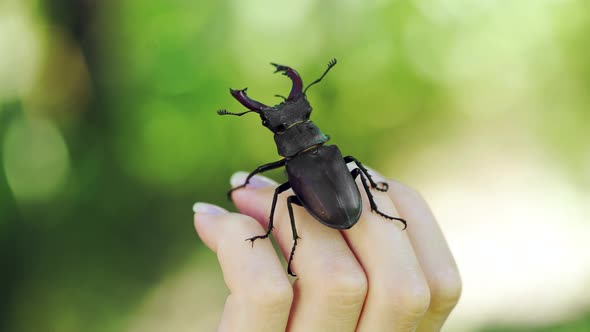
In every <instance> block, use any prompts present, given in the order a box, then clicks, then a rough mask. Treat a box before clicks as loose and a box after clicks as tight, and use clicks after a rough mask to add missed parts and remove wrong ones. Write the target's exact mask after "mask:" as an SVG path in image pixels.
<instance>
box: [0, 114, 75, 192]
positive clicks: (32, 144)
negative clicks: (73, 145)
mask: <svg viewBox="0 0 590 332" xmlns="http://www.w3.org/2000/svg"><path fill="white" fill-rule="evenodd" d="M3 159H4V171H5V172H6V177H7V181H8V185H9V186H10V189H11V190H12V192H13V194H14V196H15V198H16V200H17V201H19V202H24V201H39V200H45V199H48V198H51V197H52V196H54V195H55V194H56V193H58V192H59V190H60V189H61V187H62V185H63V184H64V181H65V179H66V176H67V175H68V171H69V168H70V160H69V154H68V149H67V146H66V143H65V141H64V139H63V136H62V135H61V133H60V132H59V131H58V130H57V128H56V127H55V126H54V125H53V124H52V123H51V122H49V121H46V120H41V119H26V120H25V119H23V118H19V119H15V120H13V121H12V123H10V124H9V127H8V130H7V131H6V134H5V137H4V144H3Z"/></svg>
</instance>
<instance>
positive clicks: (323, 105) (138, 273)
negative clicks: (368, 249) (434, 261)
mask: <svg viewBox="0 0 590 332" xmlns="http://www.w3.org/2000/svg"><path fill="white" fill-rule="evenodd" d="M506 6H508V7H506ZM589 16H590V8H589V6H588V2H584V1H569V2H559V3H557V2H555V1H538V2H531V1H523V2H514V3H510V4H507V3H502V4H500V2H497V1H481V2H473V3H472V2H468V1H457V2H456V3H452V2H449V1H438V0H416V1H386V0H385V1H369V2H354V1H348V2H337V1H323V2H313V1H303V2H280V3H275V2H271V1H270V0H259V1H257V2H255V3H253V4H249V3H247V2H243V1H227V0H226V1H216V2H203V1H193V2H187V1H162V0H155V1H138V0H135V1H133V0H130V1H75V0H59V1H56V0H52V1H48V0H45V1H43V0H37V1H33V0H31V1H18V0H5V1H4V2H0V48H1V49H2V50H1V52H2V56H1V57H0V137H1V143H2V144H1V145H0V163H1V164H2V165H3V167H2V169H1V170H0V262H1V263H0V264H1V265H0V266H1V268H0V269H1V271H2V273H0V293H1V294H2V301H1V302H0V306H1V307H0V330H3V331H4V330H5V331H89V332H91V331H121V330H123V329H124V327H125V326H126V323H127V319H128V317H129V315H130V314H131V313H132V312H133V311H134V309H135V308H136V307H137V306H138V304H140V303H141V302H142V300H143V296H145V294H146V292H147V291H149V290H150V289H152V288H153V287H154V285H157V284H158V283H159V282H160V281H161V280H162V278H163V277H164V276H166V275H168V274H170V273H173V272H174V271H175V270H176V269H178V268H179V267H180V266H182V265H183V264H184V263H185V262H186V261H187V259H190V258H191V256H192V255H193V254H194V252H195V251H196V250H199V249H201V248H202V245H201V244H200V243H199V241H198V240H197V238H196V236H195V235H194V232H193V230H192V223H191V219H192V212H191V210H190V207H191V205H192V203H194V202H195V201H196V200H205V201H210V202H213V203H217V204H220V205H223V206H225V207H228V208H229V207H230V205H229V203H228V202H227V201H226V200H225V192H226V190H227V189H228V186H229V185H228V178H229V176H230V175H231V174H232V173H233V172H234V171H236V170H250V169H253V168H255V167H256V166H257V165H259V164H262V163H266V162H270V161H274V160H277V159H278V156H277V155H276V150H275V147H274V144H273V141H272V137H271V134H270V133H269V132H267V131H266V130H265V129H264V128H262V127H261V126H260V123H259V119H257V118H256V117H255V116H253V115H252V116H249V117H248V116H245V117H243V118H219V117H218V116H217V115H216V113H215V110H216V109H219V108H227V109H228V110H230V111H239V110H240V109H241V106H240V105H239V104H238V103H237V102H235V100H233V99H232V98H231V96H230V95H229V93H228V88H229V87H233V88H243V87H246V86H248V87H249V90H248V91H249V93H250V95H251V96H252V97H253V98H255V99H258V100H260V101H262V102H265V103H268V104H272V103H273V102H276V103H278V102H279V100H278V99H275V97H272V96H273V95H274V94H277V93H282V94H284V93H286V91H288V89H289V87H290V82H289V81H288V80H286V79H285V78H284V77H283V76H279V75H275V76H273V75H272V68H271V67H270V66H269V65H268V62H270V61H275V62H279V63H283V64H286V65H290V66H293V67H294V68H296V69H297V70H298V71H299V72H300V74H301V75H302V77H303V79H304V80H305V81H307V82H309V81H310V80H312V79H315V78H316V77H317V76H318V75H319V74H321V72H322V70H323V69H324V68H325V64H326V63H327V61H328V60H329V59H330V58H332V57H336V58H338V60H339V64H338V66H337V67H336V68H335V69H334V70H333V71H332V72H331V73H330V74H329V76H328V78H327V79H326V80H325V81H324V82H322V83H321V85H319V86H315V87H314V88H313V89H311V90H310V92H309V99H310V101H311V103H312V105H313V106H314V109H315V112H314V113H313V119H314V121H315V122H316V123H317V124H318V125H319V126H320V127H321V128H322V129H323V130H324V131H325V132H326V133H328V134H329V135H330V136H331V137H332V142H333V143H336V144H339V145H341V147H342V149H343V152H344V153H345V154H352V155H355V156H357V157H358V158H359V159H360V160H363V161H364V162H366V163H367V164H369V165H375V166H379V165H380V164H383V163H384V162H386V161H390V160H392V159H393V161H394V162H393V163H392V164H394V165H399V166H397V167H399V168H400V169H401V168H407V167H411V165H406V164H405V156H407V155H408V154H409V153H411V151H413V150H415V149H420V148H421V147H423V146H424V145H425V144H428V142H432V141H437V140H441V139H443V138H444V137H447V136H453V135H457V130H456V128H457V127H460V126H464V125H469V123H470V121H472V119H473V117H475V116H483V117H484V118H485V117H487V118H489V119H490V123H494V122H495V120H494V119H496V118H497V117H506V115H507V114H508V117H509V118H511V119H516V120H518V123H521V124H522V123H526V124H527V125H528V127H527V130H532V131H533V132H535V133H536V135H537V136H538V137H539V140H541V141H542V142H543V146H544V147H545V148H547V149H549V150H552V151H553V152H552V153H553V155H554V156H555V158H557V159H559V160H560V161H561V162H562V165H563V167H564V169H565V170H566V172H567V173H568V174H570V175H571V176H572V178H575V179H576V180H577V181H579V182H580V183H583V184H585V185H590V177H589V175H588V174H586V173H585V170H587V166H588V163H589V161H588V160H586V159H584V158H588V155H587V154H586V153H585V150H584V149H587V144H580V142H588V141H589V140H590V130H587V129H588V123H589V122H590V112H589V111H590V110H589V108H588V105H590V100H589V98H590V95H589V94H588V93H587V92H588V87H589V86H590V60H589V58H588V54H590V44H589V43H587V42H585V41H586V38H587V36H586V35H587V31H588V29H589V28H590V20H589V19H588V18H589ZM482 93H483V96H484V97H485V98H478V99H477V100H474V99H470V97H471V96H473V95H476V96H482ZM486 98H487V99H486ZM472 109H479V111H478V112H479V113H478V112H475V111H474V112H473V113H471V110H472ZM480 113H481V114H483V115H481V114H480ZM516 120H515V121H516ZM572 132H576V133H577V134H576V135H570V133H572ZM582 152H584V153H582ZM273 174H274V176H275V177H276V178H280V177H284V175H282V174H279V173H277V172H275V173H273ZM579 324H582V325H575V326H578V328H581V330H588V329H590V325H589V323H588V320H587V319H586V320H582V321H580V323H579ZM568 326H569V325H568ZM580 326H584V327H586V328H582V327H580ZM496 330H498V331H499V330H502V331H510V329H508V328H502V329H488V330H486V331H496ZM525 330H526V329H523V330H522V331H525ZM574 330H575V327H571V328H569V329H568V328H566V327H561V326H556V327H554V328H553V327H548V328H546V329H539V330H538V331H574ZM514 331H521V330H517V329H514ZM526 331H530V329H528V330H526Z"/></svg>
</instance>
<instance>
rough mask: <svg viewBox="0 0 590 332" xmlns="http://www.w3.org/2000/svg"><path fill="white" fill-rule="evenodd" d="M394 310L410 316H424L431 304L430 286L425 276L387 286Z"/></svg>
mask: <svg viewBox="0 0 590 332" xmlns="http://www.w3.org/2000/svg"><path fill="white" fill-rule="evenodd" d="M386 289H387V291H386V292H387V293H388V294H387V295H386V296H389V298H390V299H391V300H390V301H389V302H390V303H392V306H393V310H394V311H397V312H399V313H401V314H403V315H405V316H408V317H416V318H418V317H422V316H423V315H424V314H425V313H426V311H427V310H428V307H429V306H430V288H429V287H428V284H427V283H426V280H424V278H423V277H419V278H418V277H417V278H411V279H409V280H406V281H405V282H403V281H402V282H399V283H395V284H394V283H393V282H392V283H390V284H389V285H387V287H386Z"/></svg>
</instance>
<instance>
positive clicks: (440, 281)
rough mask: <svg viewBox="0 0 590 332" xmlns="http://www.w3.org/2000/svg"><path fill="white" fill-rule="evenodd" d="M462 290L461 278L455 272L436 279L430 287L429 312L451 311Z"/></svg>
mask: <svg viewBox="0 0 590 332" xmlns="http://www.w3.org/2000/svg"><path fill="white" fill-rule="evenodd" d="M462 288H463V286H462V283H461V277H460V276H459V273H458V272H456V271H453V272H451V273H447V274H445V275H444V276H442V277H439V278H436V279H435V280H434V281H433V282H431V285H430V292H431V297H432V299H431V305H430V310H431V311H433V312H441V313H446V312H448V311H451V310H452V309H453V308H454V307H455V305H457V303H458V302H459V298H460V297H461V292H462Z"/></svg>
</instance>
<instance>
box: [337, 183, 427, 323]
mask: <svg viewBox="0 0 590 332" xmlns="http://www.w3.org/2000/svg"><path fill="white" fill-rule="evenodd" d="M375 180H376V181H377V180H378V178H375ZM358 184H359V188H360V190H361V192H362V194H363V213H362V215H361V218H360V220H359V221H358V223H357V224H356V225H355V226H354V227H352V228H351V229H349V230H346V231H344V232H343V233H344V235H345V238H346V240H347V241H348V243H349V245H350V247H351V248H352V250H353V251H354V253H355V255H356V256H357V257H358V260H359V261H360V262H361V264H362V266H363V268H364V270H365V271H366V274H367V278H368V280H369V293H368V295H367V299H366V301H365V307H364V308H363V312H362V314H361V318H360V321H359V325H358V331H414V330H415V328H416V327H417V326H418V323H419V321H420V320H421V319H422V317H423V315H424V313H425V312H426V310H427V308H428V303H429V300H430V298H429V297H430V293H429V289H428V285H427V283H426V280H425V278H424V275H423V273H422V270H421V268H420V264H419V263H418V259H417V258H416V255H415V254H414V250H413V248H412V245H411V243H410V241H409V239H408V236H407V233H406V232H405V231H403V224H402V223H400V222H399V221H396V220H388V219H386V218H384V217H382V216H379V215H378V214H376V213H375V212H372V211H371V209H370V206H369V204H368V198H367V195H366V193H365V191H364V188H363V186H362V184H360V179H359V182H358ZM371 194H372V195H373V197H374V199H375V203H376V205H377V207H378V209H379V210H380V211H381V212H383V213H385V214H387V215H390V216H393V217H397V216H399V214H398V213H397V211H396V208H395V206H394V204H393V202H392V201H391V199H390V198H389V197H388V196H387V194H385V193H382V192H378V191H376V190H371ZM402 217H403V218H405V216H403V215H402ZM408 222H410V221H408ZM408 227H410V226H408Z"/></svg>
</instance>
